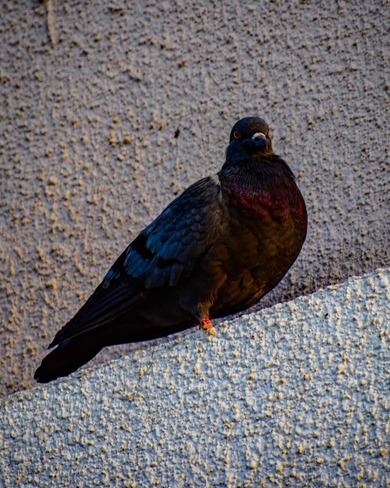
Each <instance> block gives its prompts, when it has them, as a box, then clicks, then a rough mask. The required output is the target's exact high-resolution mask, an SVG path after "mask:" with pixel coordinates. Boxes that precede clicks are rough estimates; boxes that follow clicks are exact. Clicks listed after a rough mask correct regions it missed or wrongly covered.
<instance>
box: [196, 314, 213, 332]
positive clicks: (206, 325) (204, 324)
mask: <svg viewBox="0 0 390 488" xmlns="http://www.w3.org/2000/svg"><path fill="white" fill-rule="evenodd" d="M199 325H200V328H201V329H204V330H209V329H212V328H213V324H212V322H211V320H210V319H209V318H208V317H205V318H203V319H199Z"/></svg>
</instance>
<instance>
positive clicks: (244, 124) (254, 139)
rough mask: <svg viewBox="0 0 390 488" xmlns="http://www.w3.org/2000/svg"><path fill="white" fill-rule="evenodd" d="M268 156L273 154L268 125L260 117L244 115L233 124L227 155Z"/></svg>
mask: <svg viewBox="0 0 390 488" xmlns="http://www.w3.org/2000/svg"><path fill="white" fill-rule="evenodd" d="M229 153H231V154H235V155H238V154H241V155H242V156H244V155H246V156H256V155H259V156H268V155H270V154H273V150H272V144H271V139H270V137H269V127H268V124H267V123H266V122H265V120H263V119H261V118H260V117H245V118H244V119H241V120H239V121H238V122H236V123H235V124H234V127H233V129H232V131H231V133H230V141H229V146H228V149H227V155H228V156H229Z"/></svg>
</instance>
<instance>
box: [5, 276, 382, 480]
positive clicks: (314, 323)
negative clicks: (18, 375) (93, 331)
mask: <svg viewBox="0 0 390 488" xmlns="http://www.w3.org/2000/svg"><path fill="white" fill-rule="evenodd" d="M389 277H390V270H389V269H386V270H385V269H381V270H377V271H375V272H374V273H372V274H370V275H367V276H364V277H362V278H354V279H351V280H349V281H348V282H346V283H344V284H342V285H340V286H337V287H330V288H327V289H325V290H322V291H319V292H317V293H315V294H313V295H311V296H308V297H305V298H300V299H297V300H294V301H292V302H289V303H285V304H282V305H277V306H275V307H272V308H270V309H267V310H263V311H262V312H260V313H256V314H252V315H246V316H243V317H241V318H240V319H237V320H234V321H231V322H224V323H222V324H221V325H220V326H219V327H218V328H217V333H216V335H215V336H214V337H208V336H207V335H206V333H204V332H203V331H196V332H195V333H193V334H190V335H187V336H185V337H182V338H180V339H175V340H173V341H170V342H169V343H166V344H159V345H154V346H152V347H148V348H146V349H143V350H138V351H136V352H134V354H133V355H132V356H131V357H126V358H123V359H122V360H119V361H114V362H112V363H109V364H106V365H105V366H103V367H101V368H99V369H95V370H84V371H83V372H81V373H79V374H76V375H73V376H72V377H71V378H69V379H66V380H62V381H57V382H54V383H51V384H49V385H47V386H44V387H40V388H36V389H33V390H29V391H25V392H22V393H18V394H15V395H12V396H9V397H6V398H5V399H3V400H2V401H1V404H0V405H1V419H0V439H1V441H0V442H1V446H0V449H1V455H0V456H1V457H0V463H1V464H0V467H1V471H2V473H1V476H0V485H1V486H5V487H14V486H40V487H41V486H50V487H52V486H72V487H76V486H88V487H89V486H104V485H107V486H153V485H160V486H163V487H176V486H179V487H188V486H212V487H215V486H228V487H235V486H245V487H247V486H267V487H268V486H269V487H271V486H283V487H284V486H295V487H296V486H308V487H309V486H310V487H313V486H347V485H350V486H378V487H379V486H386V484H387V483H388V482H389V478H388V477H389V465H388V459H389V457H388V438H387V436H388V433H386V422H388V407H389V395H388V385H389V384H388V378H389V376H388V373H389V349H388V333H389V325H388V319H385V317H389V314H390V310H389V298H390V297H389V289H390V287H389Z"/></svg>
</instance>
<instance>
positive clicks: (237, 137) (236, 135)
mask: <svg viewBox="0 0 390 488" xmlns="http://www.w3.org/2000/svg"><path fill="white" fill-rule="evenodd" d="M233 137H234V139H239V138H240V137H241V134H240V133H239V132H238V130H235V131H234V132H233Z"/></svg>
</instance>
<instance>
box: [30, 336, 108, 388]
mask: <svg viewBox="0 0 390 488" xmlns="http://www.w3.org/2000/svg"><path fill="white" fill-rule="evenodd" d="M102 347H104V346H103V344H101V342H100V341H99V343H98V342H97V341H96V340H95V341H94V338H93V336H92V335H90V337H89V340H86V339H85V336H84V335H83V334H82V335H80V336H76V337H73V338H72V339H68V340H66V341H64V342H62V343H61V344H60V345H59V346H57V347H56V349H54V350H53V351H52V352H51V353H50V354H48V355H47V356H46V357H45V358H44V359H43V361H42V363H41V365H40V366H39V368H38V369H37V370H36V372H35V374H34V378H35V380H36V381H38V383H49V381H53V380H55V379H57V378H60V377H61V376H67V375H68V374H70V373H73V372H74V371H76V369H78V368H79V367H80V366H82V365H83V364H85V363H87V362H88V361H90V360H91V359H92V358H93V357H95V356H96V354H97V353H98V352H99V351H100V350H101V349H102Z"/></svg>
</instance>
